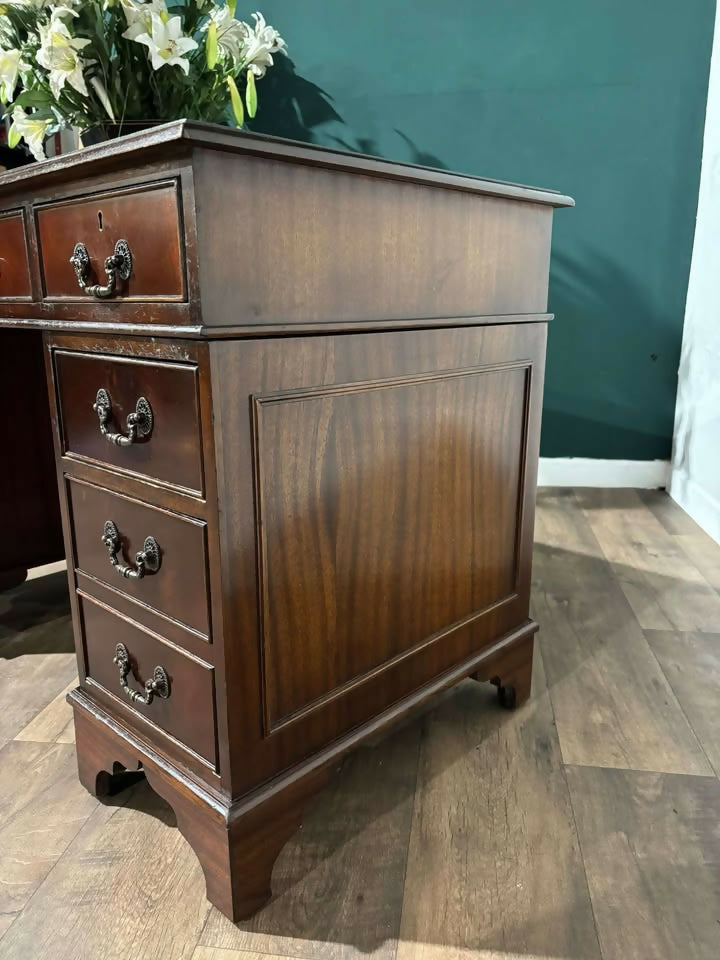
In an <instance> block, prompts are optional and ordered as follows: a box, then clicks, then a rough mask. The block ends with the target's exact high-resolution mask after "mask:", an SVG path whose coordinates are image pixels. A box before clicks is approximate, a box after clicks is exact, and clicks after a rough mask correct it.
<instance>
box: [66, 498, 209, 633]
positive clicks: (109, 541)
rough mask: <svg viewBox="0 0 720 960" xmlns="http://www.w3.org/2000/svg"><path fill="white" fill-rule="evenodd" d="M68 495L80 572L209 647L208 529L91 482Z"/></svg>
mask: <svg viewBox="0 0 720 960" xmlns="http://www.w3.org/2000/svg"><path fill="white" fill-rule="evenodd" d="M67 488H68V503H69V506H70V515H71V517H72V527H73V541H74V548H75V558H74V559H75V565H76V567H77V569H78V570H81V571H82V572H83V573H87V574H89V575H90V576H91V577H95V579H96V580H100V581H101V582H102V583H105V584H107V585H108V586H110V587H114V588H116V589H117V590H120V591H121V592H122V593H124V594H125V595H126V596H128V597H129V598H130V599H132V600H135V601H137V602H138V603H142V604H145V605H146V606H148V607H151V608H152V609H153V610H156V611H157V612H158V613H160V614H162V615H164V616H166V617H169V618H170V619H172V620H175V621H177V622H178V623H181V624H182V625H183V626H187V627H190V628H191V629H192V630H194V631H196V632H197V633H199V634H201V635H202V637H203V638H204V639H205V640H208V639H209V636H210V615H209V601H208V596H209V590H208V573H207V569H208V566H207V565H208V556H207V526H206V524H205V523H204V522H203V521H201V520H194V519H192V518H191V517H185V516H182V515H180V514H176V513H170V512H169V511H167V510H161V509H160V508H159V507H152V506H149V505H148V504H146V503H141V502H140V501H139V500H133V499H131V498H130V497H125V496H121V495H120V494H117V493H113V492H111V491H110V490H105V489H104V488H103V487H96V486H95V485H94V484H89V483H85V482H84V481H80V480H72V479H68V480H67ZM106 524H112V525H113V528H107V529H106ZM103 537H104V538H105V542H103ZM149 537H151V538H152V539H153V541H155V545H150V547H149V548H148V547H147V545H146V541H147V539H148V538H149ZM138 553H145V554H147V558H146V560H145V561H142V560H141V562H140V564H138V562H137V560H136V556H137V554H138ZM155 555H156V556H157V559H156V558H155ZM111 557H112V561H111ZM139 573H142V574H143V575H142V576H139V575H138V574H139Z"/></svg>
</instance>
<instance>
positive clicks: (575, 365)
mask: <svg viewBox="0 0 720 960" xmlns="http://www.w3.org/2000/svg"><path fill="white" fill-rule="evenodd" d="M549 309H550V310H551V311H552V312H553V313H554V314H555V315H556V318H555V319H554V320H553V322H552V323H551V325H550V334H549V339H548V367H547V377H546V384H545V405H544V409H543V432H542V450H541V452H542V454H543V455H544V456H548V457H564V456H569V455H571V454H572V456H578V457H597V456H603V457H609V458H619V459H628V460H654V459H669V457H670V448H671V443H672V439H671V438H672V433H673V420H674V397H675V389H676V385H677V369H678V361H679V356H680V334H679V331H678V330H677V326H676V324H674V322H673V317H672V314H671V310H670V308H668V307H664V306H656V305H654V304H652V303H650V302H649V301H648V298H647V296H646V293H645V291H644V289H643V287H642V286H641V285H640V283H638V281H637V280H635V279H633V277H632V276H631V275H630V274H628V273H627V272H626V271H625V270H624V269H623V268H622V266H621V265H619V264H618V263H617V262H615V261H613V260H612V259H610V258H609V257H607V256H604V255H603V254H602V253H599V252H598V251H597V250H593V249H591V248H588V249H586V250H585V251H579V252H578V255H577V256H576V257H569V256H567V255H565V254H560V253H555V254H554V255H553V259H552V265H551V276H550V307H549ZM590 367H592V369H593V371H595V372H596V373H599V374H600V380H599V382H600V387H599V388H598V387H596V388H595V389H594V390H593V393H592V396H591V395H590V394H589V392H588V388H587V371H588V369H589V368H590ZM653 401H654V407H653ZM648 406H650V407H651V409H652V412H648ZM638 411H644V413H643V415H642V416H640V415H639V413H638ZM600 451H602V452H600Z"/></svg>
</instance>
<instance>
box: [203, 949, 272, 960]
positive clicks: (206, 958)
mask: <svg viewBox="0 0 720 960" xmlns="http://www.w3.org/2000/svg"><path fill="white" fill-rule="evenodd" d="M192 960H288V958H287V956H286V955H285V954H279V953H253V952H252V951H251V950H226V949H224V948H222V947H196V948H195V953H193V955H192Z"/></svg>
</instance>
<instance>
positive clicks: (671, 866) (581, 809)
mask: <svg viewBox="0 0 720 960" xmlns="http://www.w3.org/2000/svg"><path fill="white" fill-rule="evenodd" d="M567 777H568V783H569V786H570V795H571V797H572V804H573V808H574V811H575V816H576V819H577V825H578V830H579V835H580V843H581V846H582V851H583V858H584V861H585V868H586V870H587V876H588V882H589V885H590V892H591V895H592V899H593V908H594V911H595V920H596V923H597V928H598V934H599V937H600V945H601V947H602V952H603V958H604V960H648V958H649V957H652V958H654V960H666V958H667V960H675V958H677V957H683V958H686V960H711V958H713V957H715V956H717V948H718V942H719V939H718V916H719V915H720V872H719V871H718V864H719V863H720V834H719V833H718V826H717V821H718V817H717V812H718V807H719V805H720V782H718V780H717V779H715V778H704V777H687V776H668V775H666V774H653V773H637V772H635V771H624V770H600V769H592V768H587V767H586V768H581V767H575V768H573V767H571V768H569V769H568V771H567Z"/></svg>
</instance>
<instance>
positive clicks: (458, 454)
mask: <svg viewBox="0 0 720 960" xmlns="http://www.w3.org/2000/svg"><path fill="white" fill-rule="evenodd" d="M571 204H572V201H571V200H570V199H569V198H567V197H564V196H561V195H559V194H557V193H552V192H549V191H544V190H537V189H532V188H527V187H520V186H515V185H511V184H504V183H499V182H495V181H489V180H480V179H475V178H471V177H464V176H458V175H455V174H449V173H444V172H440V171H435V170H426V169H423V168H420V167H412V166H404V165H401V164H396V163H390V162H385V161H381V160H375V159H370V158H365V157H358V156H353V155H348V154H343V153H336V152H333V151H328V150H323V149H319V148H316V147H312V146H306V145H302V144H297V143H290V142H286V141H282V140H275V139H272V138H265V137H260V136H253V135H248V134H242V133H234V132H230V131H227V130H225V129H222V128H218V127H211V126H203V125H199V124H192V123H188V122H184V121H179V122H176V123H172V124H167V125H164V126H161V127H156V128H154V129H153V130H151V131H146V132H143V133H139V134H135V135H133V136H130V137H125V138H122V139H120V140H117V141H114V142H111V143H108V144H101V145H98V146H96V147H93V148H90V149H88V150H86V151H82V152H80V153H77V154H71V155H69V156H66V157H64V158H59V159H54V160H48V161H46V162H44V163H42V164H38V165H35V166H31V167H25V168H23V169H20V170H16V171H10V172H9V173H6V174H5V175H4V176H2V177H0V258H2V262H3V264H4V269H3V270H2V271H0V298H1V302H2V314H1V315H2V317H3V320H2V325H3V326H12V327H18V328H20V327H28V328H37V329H38V330H39V331H42V336H43V340H44V345H45V358H46V369H47V380H48V385H49V392H50V403H51V413H52V420H53V431H54V442H55V460H56V466H57V479H58V484H59V488H60V499H61V504H62V511H63V528H64V539H65V547H66V553H67V556H68V570H69V579H70V587H71V595H72V613H73V623H74V631H75V640H76V645H77V655H78V669H79V675H80V684H79V686H78V688H77V689H76V690H75V691H74V692H73V693H71V694H70V700H71V702H72V705H73V708H74V713H75V726H76V732H77V754H78V767H79V772H80V779H81V780H82V782H83V784H84V785H85V786H86V787H87V789H88V790H90V791H91V792H93V793H101V792H104V791H105V792H107V791H112V790H114V789H116V788H117V787H118V786H121V785H122V784H123V782H126V780H127V778H128V777H130V776H132V774H133V773H135V775H137V771H139V770H142V771H143V772H144V774H145V776H146V777H147V779H148V781H149V782H150V785H151V786H152V787H153V788H154V789H155V790H156V791H157V792H158V793H159V794H160V795H161V796H163V797H164V798H165V799H166V800H167V801H168V803H169V804H170V805H171V806H172V807H173V809H174V811H175V814H176V816H177V821H178V826H179V828H180V830H181V831H182V833H183V834H184V835H185V837H186V838H187V840H188V842H189V843H190V844H191V846H192V847H193V849H194V850H195V852H196V854H197V856H198V858H199V860H200V862H201V864H202V867H203V869H204V872H205V876H206V879H207V892H208V897H209V899H210V900H211V901H212V902H213V903H214V904H216V905H217V906H218V907H219V908H220V909H221V910H222V911H223V912H224V913H226V914H227V915H228V916H229V917H231V918H240V917H245V916H248V915H249V914H250V913H252V912H253V911H255V910H256V909H257V908H258V907H260V906H261V905H262V904H263V903H264V902H265V901H266V900H267V899H268V897H269V896H270V877H271V872H272V866H273V862H274V860H275V858H276V857H277V854H278V853H279V851H280V849H281V847H282V846H283V844H284V843H285V842H286V841H287V839H288V838H289V837H290V836H291V834H292V833H293V831H295V829H296V828H297V827H298V825H299V822H300V817H301V812H302V807H303V804H304V803H305V802H306V800H307V799H308V798H309V796H310V794H311V793H312V792H313V791H315V790H317V789H318V787H319V786H320V785H321V784H322V783H323V782H324V780H325V778H326V777H327V776H328V774H329V771H330V770H331V769H332V767H333V765H334V764H336V762H337V760H338V759H339V758H340V757H341V756H342V755H343V754H344V753H345V752H346V751H348V750H349V749H351V748H352V747H354V746H355V745H357V744H358V743H360V742H361V741H362V740H363V739H365V738H367V737H369V736H370V735H374V734H376V733H377V731H378V730H379V729H380V728H382V727H384V726H386V725H387V724H389V723H391V722H392V721H394V720H396V719H397V718H399V717H401V716H402V715H403V714H404V713H406V712H407V711H408V710H409V709H410V708H412V707H413V706H415V705H416V704H418V703H419V702H420V701H422V700H425V699H426V698H428V697H430V696H431V695H432V694H433V693H435V692H436V691H438V690H440V689H442V688H443V687H446V686H448V685H450V684H452V683H455V682H456V681H459V680H460V679H462V678H463V677H467V676H474V677H476V678H477V679H479V680H491V681H493V682H495V683H496V684H497V685H498V688H499V691H500V697H501V700H503V701H504V703H505V704H506V705H507V706H512V705H513V704H514V703H515V702H520V701H522V700H524V699H525V698H526V697H527V696H528V694H529V689H530V673H531V668H532V649H533V647H532V641H533V634H534V632H535V630H536V626H537V625H536V624H535V623H533V621H532V620H530V619H529V617H528V612H529V591H530V561H531V545H532V533H533V507H534V497H535V483H536V470H537V458H538V441H539V433H540V409H541V394H542V384H543V366H544V357H545V338H546V331H547V321H548V320H549V319H550V318H549V316H548V314H547V313H546V312H545V311H546V309H547V284H548V261H549V255H550V235H551V221H552V214H553V208H554V207H561V206H568V205H571ZM479 787H480V788H482V785H479Z"/></svg>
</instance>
